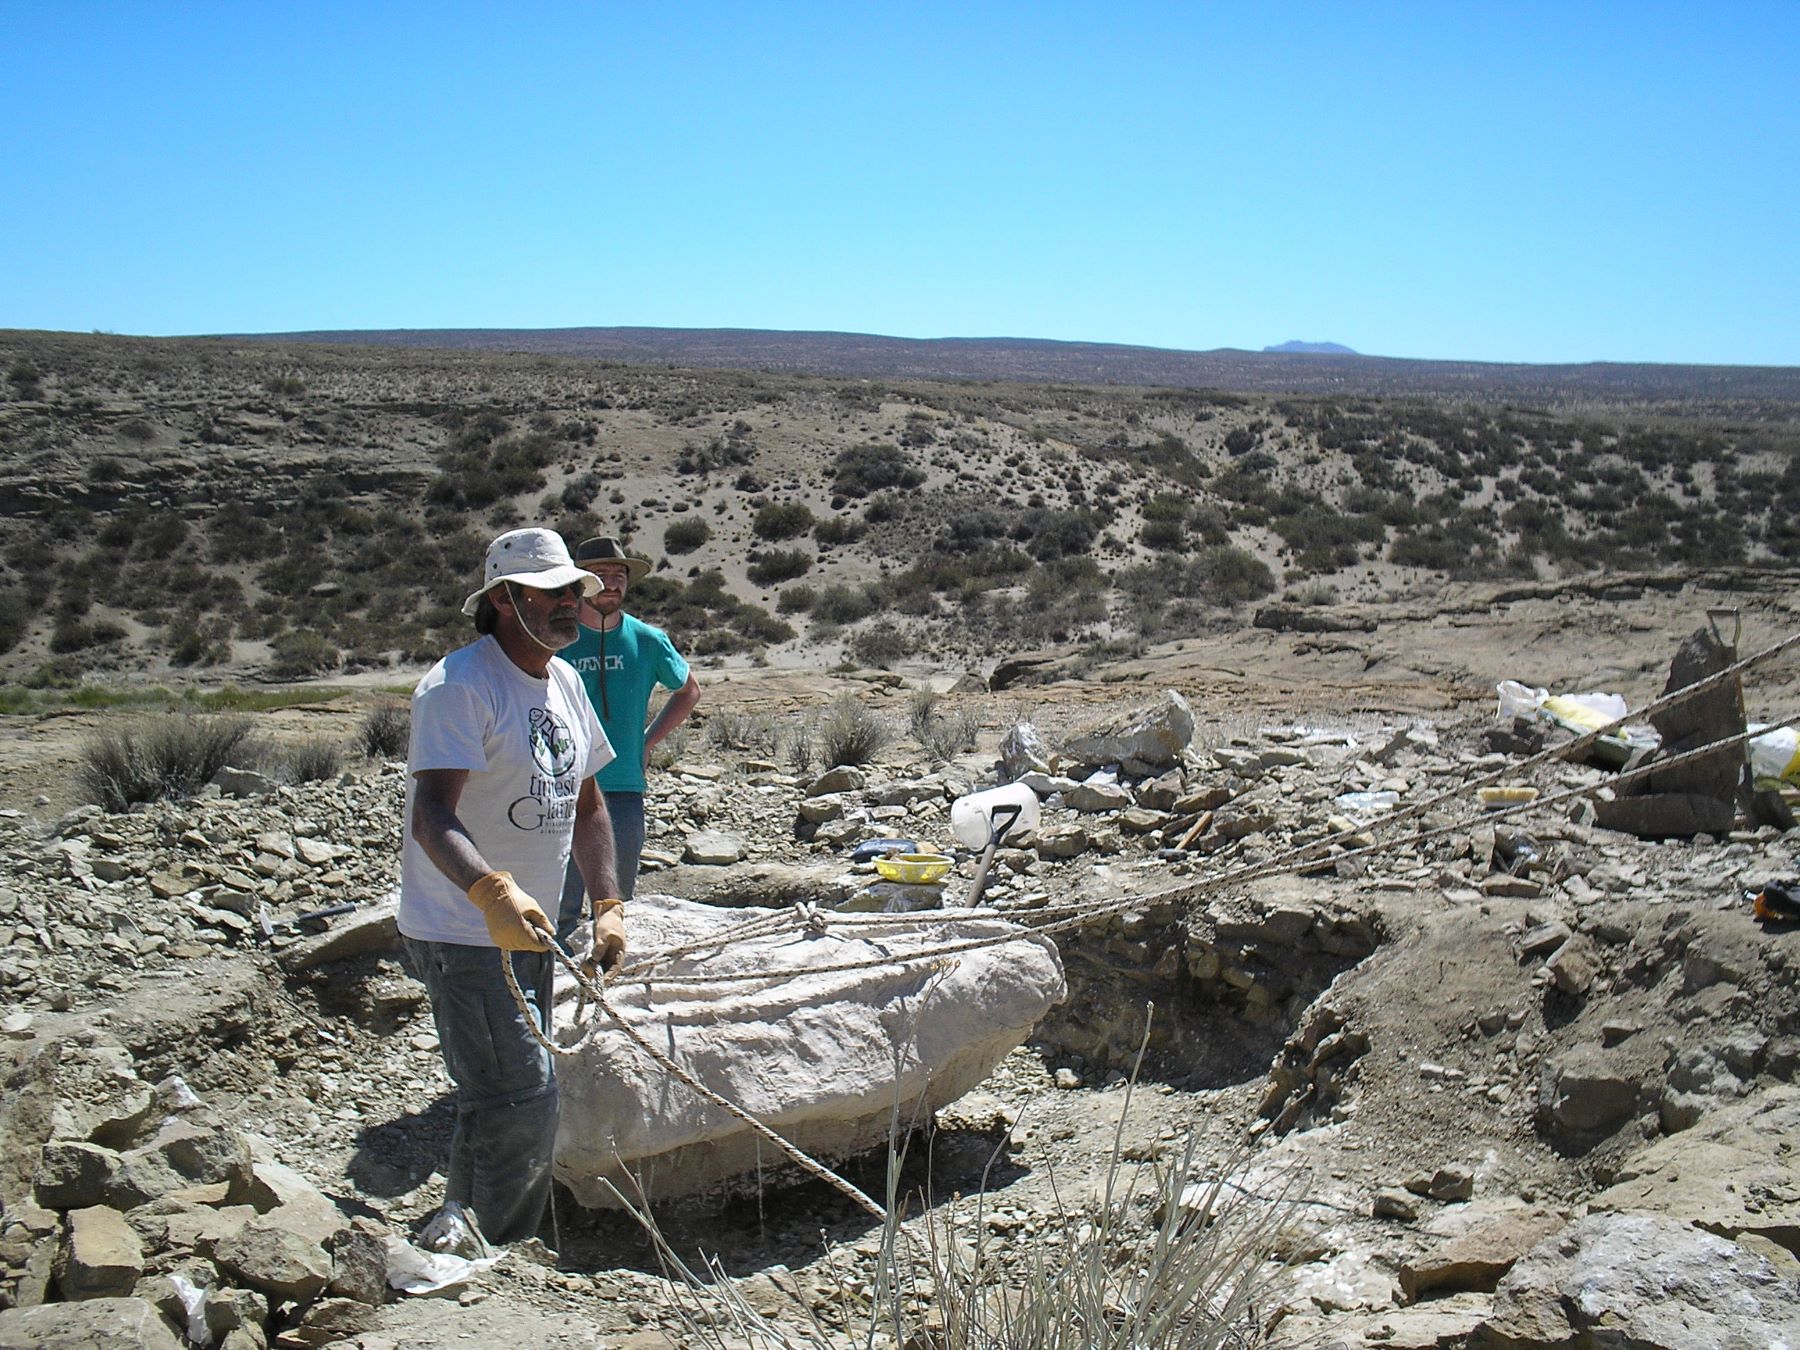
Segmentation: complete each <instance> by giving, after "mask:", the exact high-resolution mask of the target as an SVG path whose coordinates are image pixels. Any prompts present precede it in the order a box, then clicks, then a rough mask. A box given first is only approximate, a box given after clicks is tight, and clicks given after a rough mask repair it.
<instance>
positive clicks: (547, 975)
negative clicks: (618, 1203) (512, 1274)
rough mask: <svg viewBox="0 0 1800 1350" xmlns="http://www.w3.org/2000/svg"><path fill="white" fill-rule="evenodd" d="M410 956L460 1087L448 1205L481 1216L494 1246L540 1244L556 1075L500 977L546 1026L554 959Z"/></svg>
mask: <svg viewBox="0 0 1800 1350" xmlns="http://www.w3.org/2000/svg"><path fill="white" fill-rule="evenodd" d="M405 942H406V954H407V958H408V960H409V961H410V962H411V964H412V967H413V970H414V971H415V972H416V973H417V974H418V977H419V979H420V981H421V982H423V984H424V985H425V990H426V992H427V993H428V994H430V995H431V1016H432V1019H433V1020H434V1021H435V1022H436V1023H437V1034H438V1045H439V1047H440V1048H441V1049H442V1050H443V1053H444V1067H445V1068H446V1069H448V1070H449V1072H450V1077H451V1079H452V1081H454V1082H455V1084H456V1131H455V1133H454V1134H453V1135H452V1136H451V1139H450V1171H449V1176H448V1179H447V1181H446V1182H445V1185H444V1199H446V1200H457V1201H460V1202H461V1203H462V1204H464V1205H466V1206H467V1207H468V1208H470V1209H472V1210H474V1211H475V1218H476V1220H477V1221H478V1222H479V1223H480V1224H481V1231H482V1234H483V1236H485V1237H486V1238H487V1240H488V1241H489V1242H492V1243H496V1244H502V1243H508V1242H518V1241H521V1240H522V1239H524V1238H528V1237H534V1236H536V1234H537V1230H538V1224H539V1223H540V1222H542V1220H543V1217H544V1205H545V1203H546V1202H547V1201H548V1200H549V1198H550V1164H551V1161H552V1158H553V1156H554V1154H555V1150H556V1103H557V1093H556V1069H555V1064H554V1060H553V1058H552V1056H551V1054H550V1052H549V1051H548V1050H546V1049H544V1047H543V1046H541V1045H539V1044H538V1043H537V1041H536V1040H534V1039H533V1038H532V1035H531V1032H530V1030H529V1029H528V1028H527V1026H526V1023H525V1019H524V1017H522V1016H521V1015H520V1012H519V1005H518V1004H517V1003H516V1002H514V1001H513V996H512V991H511V990H509V989H508V988H507V987H506V978H505V976H504V975H503V974H502V973H501V969H500V962H501V960H502V958H504V957H506V956H508V955H510V956H511V957H512V963H513V973H514V975H515V976H516V977H517V979H518V981H519V988H520V989H521V990H523V991H524V994H525V998H526V1002H527V1003H528V1004H529V1005H530V1007H531V1008H532V1010H533V1015H534V1017H535V1020H536V1021H537V1023H538V1029H539V1030H543V1029H544V1028H545V1026H546V1020H547V1012H548V1009H549V1006H550V981H551V975H552V973H553V971H554V965H553V964H552V961H551V958H550V955H549V953H547V952H511V953H506V952H502V951H500V950H499V949H498V948H495V947H465V946H462V945H460V944H458V943H453V942H420V941H417V940H416V939H414V938H407V939H405Z"/></svg>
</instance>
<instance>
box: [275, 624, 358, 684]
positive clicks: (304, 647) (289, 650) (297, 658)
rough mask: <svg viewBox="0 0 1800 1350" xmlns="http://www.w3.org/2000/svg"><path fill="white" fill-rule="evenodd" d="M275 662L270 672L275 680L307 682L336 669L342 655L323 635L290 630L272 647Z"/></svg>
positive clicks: (309, 631)
mask: <svg viewBox="0 0 1800 1350" xmlns="http://www.w3.org/2000/svg"><path fill="white" fill-rule="evenodd" d="M271 646H272V649H273V651H274V658H275V659H274V660H273V661H271V662H270V663H269V673H270V674H271V675H273V676H274V677H275V678H276V679H278V680H306V679H311V678H312V677H313V676H315V675H323V674H324V673H325V672H326V671H328V670H336V669H337V665H338V662H339V661H340V660H342V659H343V654H342V653H341V652H339V651H338V649H337V647H336V646H335V645H334V644H333V643H332V642H331V640H330V639H329V638H327V637H326V636H325V635H324V634H322V633H315V632H313V631H311V630H310V629H308V630H298V629H294V630H290V631H288V632H286V633H283V634H282V635H281V636H280V637H278V638H276V639H275V641H274V642H273V643H272V644H271Z"/></svg>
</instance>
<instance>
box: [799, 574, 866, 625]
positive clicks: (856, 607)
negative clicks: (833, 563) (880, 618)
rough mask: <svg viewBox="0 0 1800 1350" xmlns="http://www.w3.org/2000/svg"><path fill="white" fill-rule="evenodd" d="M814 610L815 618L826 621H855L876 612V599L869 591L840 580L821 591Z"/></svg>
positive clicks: (814, 603) (814, 604)
mask: <svg viewBox="0 0 1800 1350" xmlns="http://www.w3.org/2000/svg"><path fill="white" fill-rule="evenodd" d="M812 612H813V617H814V618H815V619H819V620H821V621H823V622H825V623H855V622H856V621H857V620H858V619H866V618H867V617H868V616H869V615H871V614H873V613H874V612H875V601H874V600H873V599H871V598H870V596H869V593H868V592H867V591H862V590H857V589H856V588H855V587H853V586H846V585H844V584H843V583H842V582H838V583H836V584H835V585H831V586H827V587H826V588H825V589H824V590H822V591H820V592H819V597H818V599H817V600H815V601H814V602H813V611H812Z"/></svg>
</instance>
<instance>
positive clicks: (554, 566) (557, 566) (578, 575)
mask: <svg viewBox="0 0 1800 1350" xmlns="http://www.w3.org/2000/svg"><path fill="white" fill-rule="evenodd" d="M481 575H482V578H483V579H482V583H481V589H480V590H478V591H476V592H475V593H474V594H472V595H471V596H470V597H469V598H468V599H467V600H465V601H463V607H462V612H463V613H464V614H468V615H473V614H474V613H475V608H476V606H477V605H479V604H480V603H481V597H482V596H484V595H486V594H487V593H488V592H489V591H491V590H493V589H494V587H496V586H498V585H499V584H500V583H501V582H503V581H516V582H518V583H519V584H520V585H521V586H531V587H534V588H536V589H537V590H540V591H554V590H559V589H560V588H562V587H564V586H567V585H568V584H569V583H570V582H571V581H575V582H580V583H581V593H582V594H583V595H584V596H588V597H590V598H591V597H593V596H595V595H598V594H599V593H600V579H599V578H598V577H596V576H595V575H594V574H593V573H592V572H584V571H582V570H581V569H580V568H579V567H577V566H576V565H575V564H574V562H573V561H572V560H571V559H570V557H569V546H568V545H567V544H565V543H563V537H562V536H561V535H560V534H558V533H557V532H556V531H555V530H535V529H533V530H508V531H507V532H506V533H505V534H503V535H501V536H500V537H499V538H498V539H496V540H494V542H493V543H491V544H489V545H488V551H487V565H486V566H485V567H483V568H482V572H481Z"/></svg>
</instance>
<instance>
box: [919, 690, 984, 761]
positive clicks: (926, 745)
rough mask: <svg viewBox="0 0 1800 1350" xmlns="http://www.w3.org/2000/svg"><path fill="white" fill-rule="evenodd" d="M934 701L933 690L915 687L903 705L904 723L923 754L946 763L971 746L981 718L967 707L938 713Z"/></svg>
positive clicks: (935, 701)
mask: <svg viewBox="0 0 1800 1350" xmlns="http://www.w3.org/2000/svg"><path fill="white" fill-rule="evenodd" d="M938 703H939V700H938V695H937V693H936V692H935V691H933V690H930V689H921V690H919V691H918V692H917V693H915V694H914V695H913V696H912V700H911V702H910V703H908V705H907V726H908V729H909V730H910V731H911V732H912V738H913V739H914V740H915V741H917V742H918V743H919V745H920V747H921V748H922V749H923V750H924V751H925V753H926V754H928V755H930V756H931V757H932V758H933V759H934V760H936V761H938V762H939V763H948V762H949V761H951V760H952V759H955V758H956V757H957V756H958V755H960V754H963V753H964V752H966V751H969V750H973V749H974V748H975V737H976V734H977V732H979V730H980V729H981V719H980V718H978V717H977V716H976V715H975V714H974V713H973V712H970V711H968V710H967V709H964V710H961V711H959V712H954V713H949V714H945V713H940V712H939V711H938Z"/></svg>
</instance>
